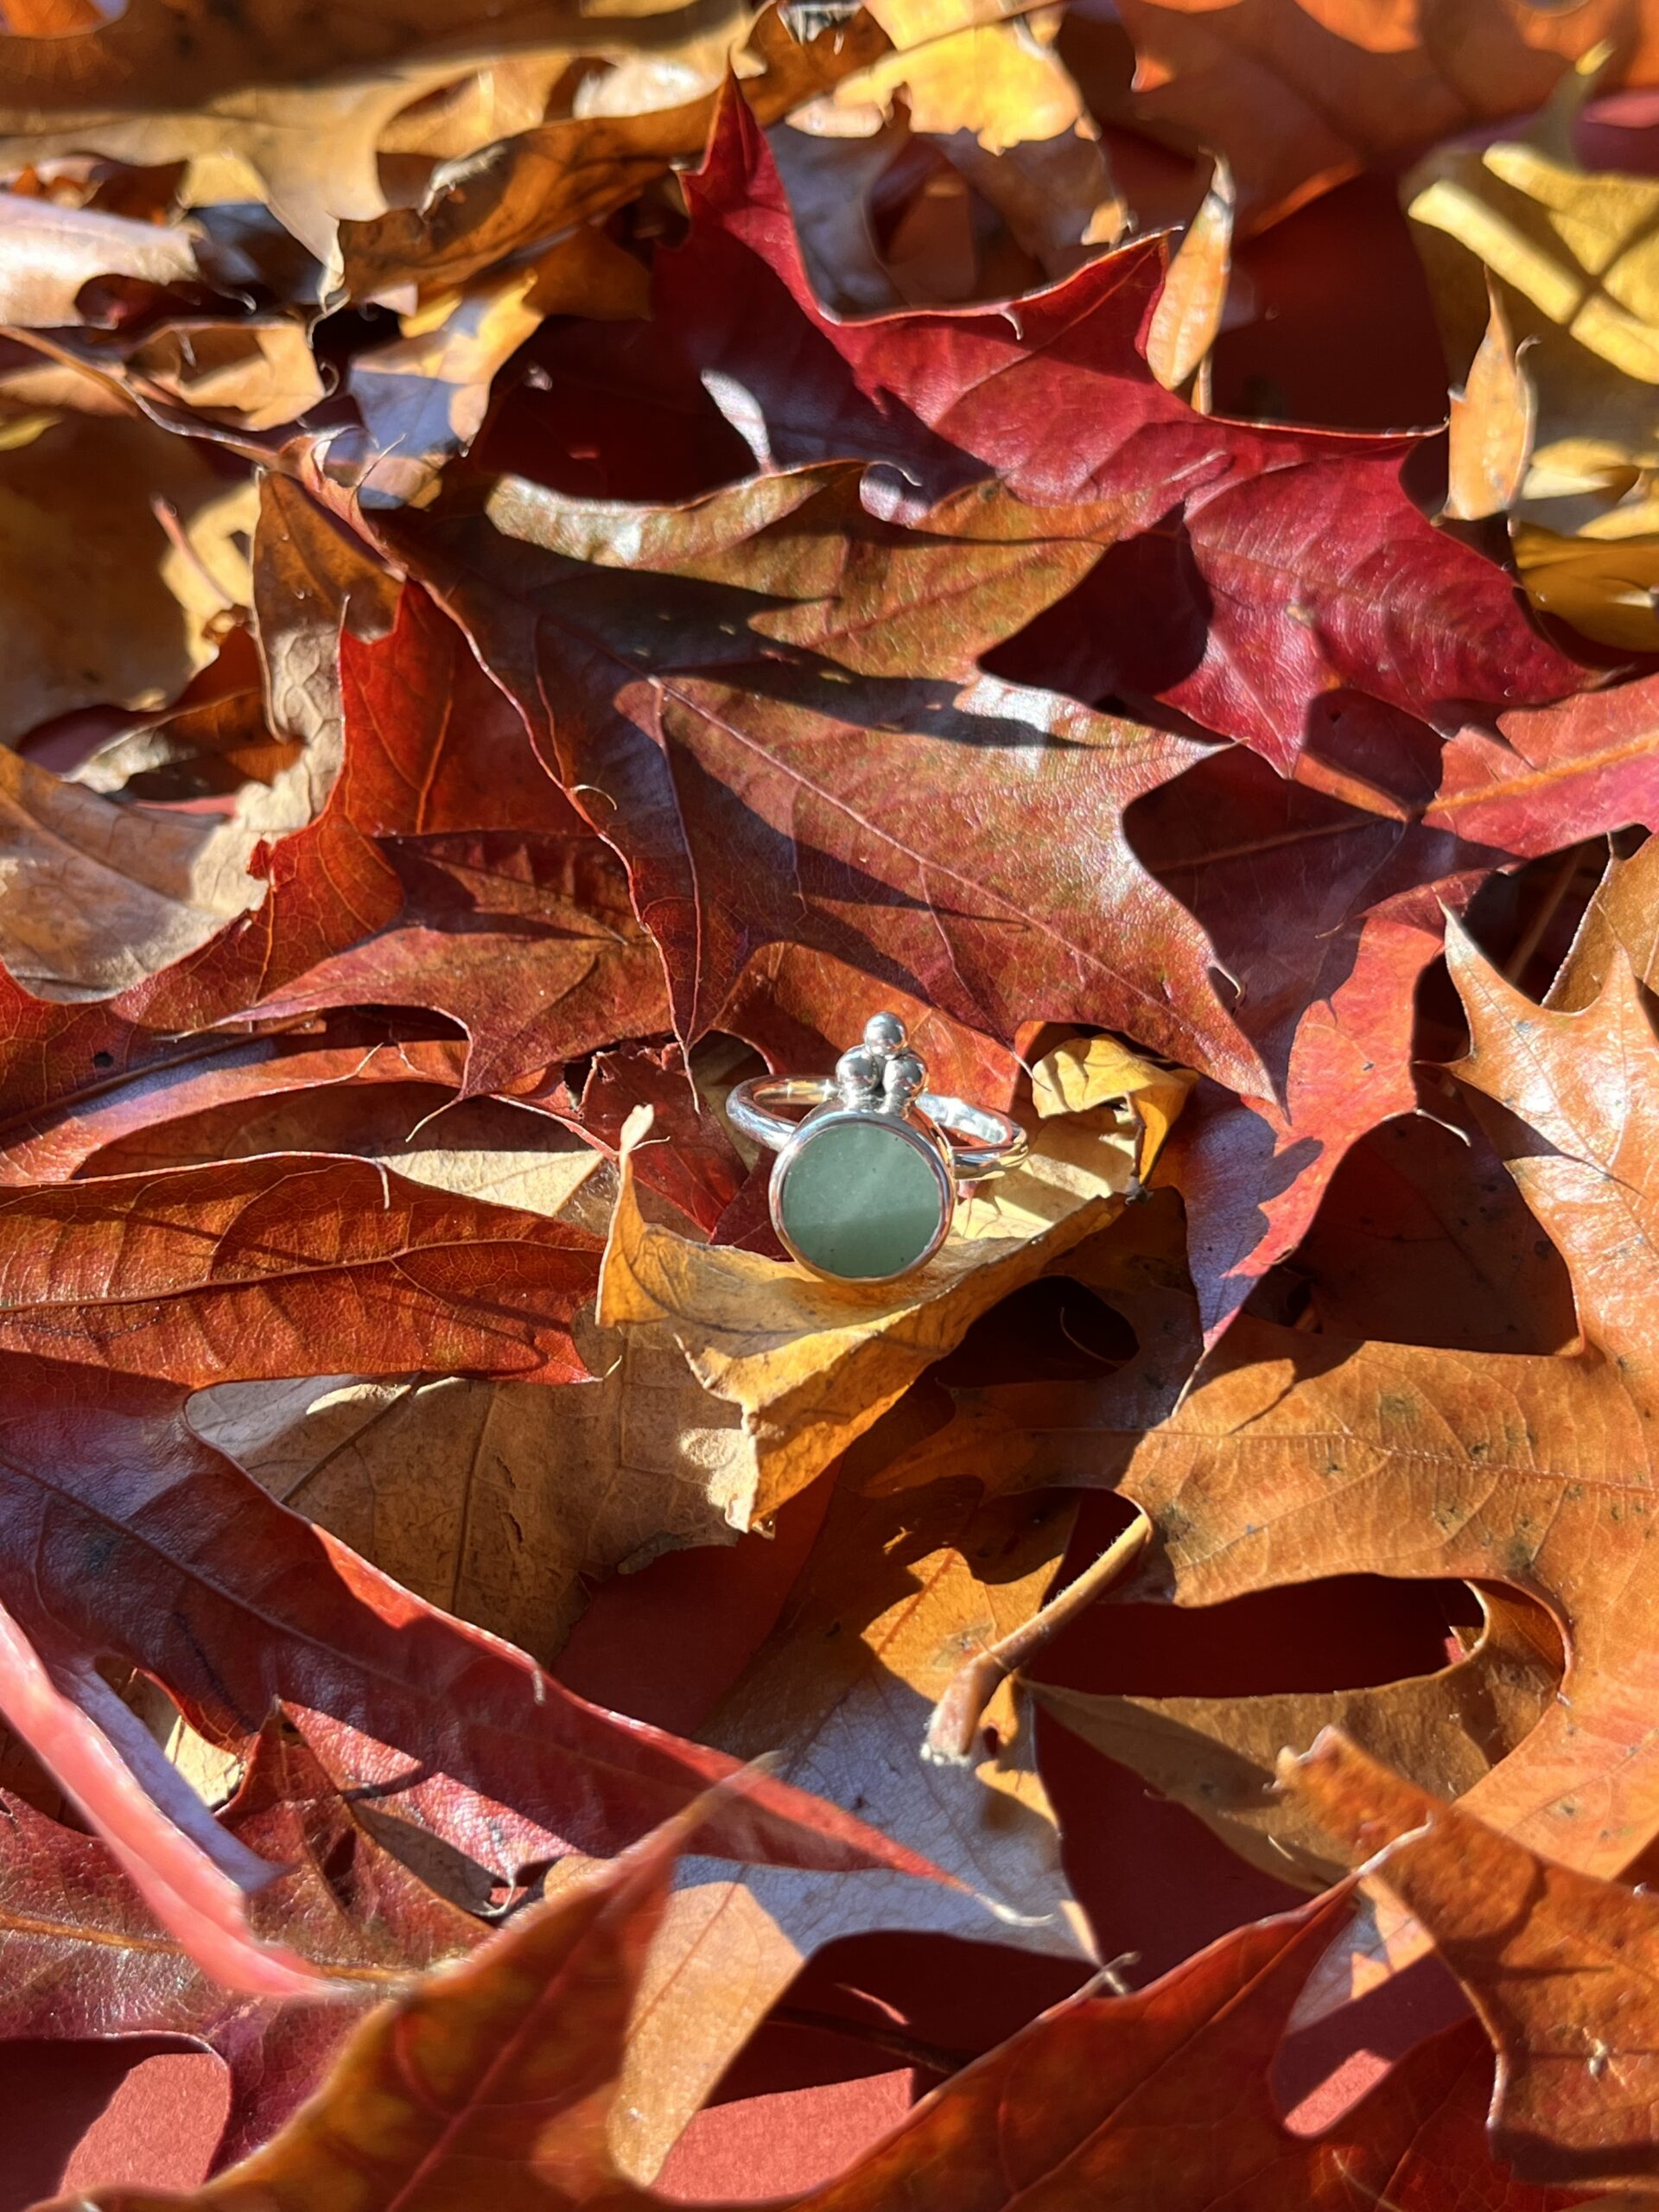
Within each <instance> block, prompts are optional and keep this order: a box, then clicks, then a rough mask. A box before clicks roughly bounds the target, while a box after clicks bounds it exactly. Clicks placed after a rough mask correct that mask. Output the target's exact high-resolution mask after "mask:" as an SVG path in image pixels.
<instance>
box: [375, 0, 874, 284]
mask: <svg viewBox="0 0 1659 2212" xmlns="http://www.w3.org/2000/svg"><path fill="white" fill-rule="evenodd" d="M630 20H631V22H633V23H634V28H636V29H637V28H638V22H637V21H636V20H635V19H630ZM644 20H645V21H652V20H653V19H650V18H646V19H644ZM744 20H745V19H743V18H742V17H741V15H740V14H738V13H736V12H734V15H733V16H732V24H733V36H734V39H735V38H736V37H737V36H738V35H739V34H740V31H741V26H742V23H743V21H744ZM606 42H607V41H604V40H601V41H596V43H597V44H599V45H600V46H601V47H602V46H603V45H604V44H605V43H606ZM886 46H887V39H886V36H885V35H884V34H883V33H882V32H881V31H880V29H878V28H877V26H876V25H875V23H874V22H873V21H872V20H871V18H870V17H869V16H868V15H864V14H859V15H856V16H853V17H851V18H850V20H849V21H846V22H837V23H836V24H834V25H832V26H831V28H830V29H828V30H825V31H823V33H821V34H820V35H819V36H818V37H817V38H815V39H813V40H811V41H798V40H797V39H796V38H795V37H794V35H792V33H791V31H790V30H789V29H787V28H786V27H785V23H784V22H783V19H782V17H781V16H780V15H779V13H778V11H777V10H776V8H768V9H767V10H766V11H765V12H764V13H763V14H762V15H761V16H760V17H759V19H758V20H757V21H756V22H755V23H754V24H753V29H750V31H749V34H748V41H747V48H745V50H744V54H738V55H735V56H734V67H736V68H737V69H738V71H739V74H740V76H741V80H742V86H743V92H744V95H745V97H746V98H747V99H748V101H749V103H750V105H752V107H753V110H754V111H755V113H756V115H757V116H758V117H759V118H760V120H761V121H762V122H763V123H767V124H770V123H775V122H776V121H778V120H779V118H781V117H783V116H785V115H787V114H788V113H789V111H791V109H792V108H796V107H799V106H801V105H804V103H805V102H807V101H808V100H811V99H817V97H818V96H819V95H820V94H821V93H823V92H825V91H827V90H828V89H829V87H830V86H834V85H835V84H836V83H837V82H838V81H839V80H840V79H842V77H844V76H845V75H846V74H847V73H849V71H850V70H853V69H855V68H858V67H861V65H862V64H863V63H864V62H866V61H868V60H873V59H874V56H875V55H876V54H880V53H881V52H883V51H884V50H885V48H886ZM745 54H746V55H747V58H748V60H750V61H751V62H758V63H759V65H760V67H759V69H758V71H756V70H751V71H749V72H748V73H744V71H743V67H742V64H743V61H744V58H745ZM716 85H717V79H716V84H711V85H709V86H708V87H707V88H706V89H705V90H703V91H702V92H699V93H698V94H697V96H696V98H694V99H690V100H686V101H683V102H682V103H681V104H680V105H677V106H674V107H666V108H655V107H653V108H651V109H648V110H646V111H644V112H642V113H637V114H626V113H625V114H615V113H613V112H611V111H609V110H608V107H602V108H601V109H599V111H596V112H593V113H589V114H581V113H578V114H576V115H574V116H570V117H566V118H559V119H557V120H556V121H554V122H551V123H545V124H541V125H540V126H539V127H538V128H537V129H535V130H525V131H521V132H520V133H519V134H518V137H513V138H506V139H503V140H501V141H500V142H499V143H498V144H496V145H493V146H492V147H490V148H488V149H486V151H484V152H483V153H481V154H480V155H479V156H476V157H474V158H472V159H469V160H467V161H466V162H459V163H447V164H445V165H444V166H442V167H441V168H438V169H437V170H436V171H435V173H434V175H433V177H432V181H431V183H430V185H429V188H428V190H427V192H426V194H425V196H424V198H423V200H422V202H421V204H420V205H419V206H418V207H397V208H393V209H391V211H390V212H389V213H384V214H379V215H378V216H376V217H374V218H373V219H367V220H364V219H355V220H353V221H349V222H347V223H346V224H345V225H344V226H342V229H341V233H340V236H341V243H342V246H343V250H344V254H345V281H346V288H347V289H348V290H349V291H350V293H351V294H352V296H353V298H357V299H372V298H374V297H377V296H378V295H380V294H381V293H383V292H385V291H388V290H391V289H395V288H396V287H397V286H399V285H402V284H404V283H410V282H411V281H417V282H419V283H422V284H424V285H430V284H459V283H465V282H466V280H467V278H468V277H474V276H476V275H477V273H478V272H479V271H480V270H482V269H486V268H488V267H489V266H490V264H492V263H493V262H496V261H499V260H502V259H504V258H505V257H506V256H507V255H509V254H512V253H517V252H519V251H523V250H524V248H525V247H527V246H531V245H535V244H537V242H538V241H540V240H543V239H545V238H551V237H553V236H555V235H556V233H558V232H562V231H564V230H566V229H568V228H569V227H570V226H572V225H574V224H576V223H582V222H590V221H594V220H595V219H598V218H599V217H601V216H602V215H606V214H608V213H610V212H611V210H612V209H613V208H615V207H621V206H623V205H624V204H625V203H626V201H628V200H632V198H633V197H634V196H635V195H636V194H638V193H639V191H640V190H641V189H642V188H644V187H645V185H647V184H648V183H650V182H651V181H652V179H653V178H655V177H658V176H660V175H662V174H663V173H664V171H665V170H666V169H667V168H669V167H670V166H671V164H672V163H673V162H676V161H688V160H690V159H692V158H693V157H694V156H696V155H697V154H699V153H700V152H701V151H702V147H703V144H704V143H705V141H706V140H707V138H708V136H709V124H710V123H711V121H712V120H713V117H714V112H715V97H716Z"/></svg>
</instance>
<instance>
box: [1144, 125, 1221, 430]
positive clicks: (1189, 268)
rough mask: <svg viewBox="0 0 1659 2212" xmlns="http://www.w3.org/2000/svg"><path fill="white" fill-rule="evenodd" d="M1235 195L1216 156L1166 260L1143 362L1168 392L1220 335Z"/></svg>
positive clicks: (1196, 367) (1194, 371)
mask: <svg viewBox="0 0 1659 2212" xmlns="http://www.w3.org/2000/svg"><path fill="white" fill-rule="evenodd" d="M1236 196H1237V195H1236V193H1235V192H1234V189H1233V180H1232V175H1231V173H1230V170H1229V169H1228V167H1227V164H1226V162H1224V160H1221V159H1219V158H1217V162H1216V165H1215V175H1213V176H1212V177H1211V181H1210V188H1209V190H1208V191H1207V192H1206V193H1205V195H1204V200H1203V204H1202V205H1201V206H1200V207H1199V209H1198V213H1197V214H1196V215H1195V216H1194V217H1193V218H1192V221H1191V223H1189V224H1188V226H1187V228H1186V234H1185V237H1184V238H1182V240H1181V242H1180V245H1179V246H1178V247H1177V248H1176V250H1175V254H1174V257H1173V259H1172V261H1171V262H1170V264H1169V273H1168V275H1167V276H1166V277H1165V279H1164V289H1163V290H1162V291H1161V292H1160V294H1159V295H1158V304H1157V306H1156V307H1155V308H1154V309H1153V311H1152V322H1151V325H1150V327H1148V329H1147V367H1148V368H1149V369H1150V370H1151V371H1152V373H1153V374H1154V376H1155V377H1156V378H1157V379H1158V381H1159V383H1160V385H1163V386H1164V388H1165V390H1166V391H1180V390H1181V389H1182V388H1183V387H1184V386H1185V385H1186V384H1187V383H1188V381H1189V380H1190V379H1191V378H1194V377H1196V376H1197V375H1198V372H1199V371H1200V370H1201V369H1202V368H1203V366H1204V365H1205V361H1207V360H1208V359H1209V358H1210V348H1211V346H1213V345H1214V344H1215V342H1216V340H1217V336H1218V335H1219V334H1220V331H1221V318H1222V313H1223V310H1224V308H1225V307H1226V305H1227V284H1228V279H1229V277H1230V275H1231V272H1232V265H1233V209H1234V207H1235V204H1236Z"/></svg>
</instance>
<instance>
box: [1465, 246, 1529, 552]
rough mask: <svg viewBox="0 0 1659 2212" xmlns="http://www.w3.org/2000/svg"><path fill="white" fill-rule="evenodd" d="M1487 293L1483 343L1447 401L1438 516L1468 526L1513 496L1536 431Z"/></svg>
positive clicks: (1511, 345) (1520, 373) (1518, 355)
mask: <svg viewBox="0 0 1659 2212" xmlns="http://www.w3.org/2000/svg"><path fill="white" fill-rule="evenodd" d="M1533 342H1534V341H1532V340H1528V341H1527V342H1526V345H1525V346H1522V348H1519V349H1517V347H1516V343H1515V340H1514V339H1513V337H1512V336H1511V335H1510V325H1509V318H1508V316H1507V315H1505V314H1504V311H1503V301H1502V300H1501V299H1500V298H1499V297H1498V295H1497V291H1496V289H1494V290H1493V291H1492V293H1491V312H1490V314H1489V315H1488V317H1487V321H1486V331H1485V335H1484V337H1483V338H1482V340H1481V341H1480V344H1479V346H1478V347H1477V348H1476V351H1475V358H1474V359H1473V361H1472V362H1471V364H1470V367H1469V373H1468V376H1467V377H1466V378H1465V380H1464V385H1463V389H1462V391H1454V392H1453V393H1452V418H1451V425H1450V433H1449V450H1448V453H1447V457H1446V474H1447V484H1446V513H1447V514H1448V515H1453V516H1456V517H1458V518H1459V519H1461V520H1464V521H1468V522H1472V521H1476V520H1478V518H1480V517H1481V516H1483V515H1502V514H1507V513H1508V512H1509V511H1510V508H1511V507H1512V506H1514V505H1515V503H1516V499H1518V498H1519V497H1520V495H1521V488H1522V484H1523V483H1524V481H1525V480H1526V474H1527V464H1528V462H1529V461H1530V460H1531V458H1532V444H1533V437H1534V434H1535V429H1536V427H1537V415H1538V405H1537V401H1536V399H1535V396H1534V393H1533V388H1532V379H1531V378H1530V377H1529V375H1528V373H1527V372H1526V370H1525V369H1524V368H1523V367H1522V352H1524V351H1526V350H1529V347H1530V346H1531V345H1532V343H1533Z"/></svg>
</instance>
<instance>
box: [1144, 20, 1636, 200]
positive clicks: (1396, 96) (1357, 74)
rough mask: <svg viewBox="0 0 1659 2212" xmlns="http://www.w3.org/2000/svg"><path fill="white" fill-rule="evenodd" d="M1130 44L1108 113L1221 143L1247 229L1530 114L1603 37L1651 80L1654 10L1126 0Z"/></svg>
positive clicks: (1186, 144) (1198, 141)
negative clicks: (1477, 128) (1124, 80)
mask: <svg viewBox="0 0 1659 2212" xmlns="http://www.w3.org/2000/svg"><path fill="white" fill-rule="evenodd" d="M1117 14H1118V17H1119V20H1120V21H1121V22H1122V26H1123V28H1124V29H1125V30H1126V31H1127V32H1128V35H1129V37H1130V39H1131V40H1132V41H1133V42H1134V48H1135V82H1134V87H1133V90H1132V91H1131V92H1129V94H1128V97H1127V98H1126V99H1124V100H1123V101H1122V103H1121V106H1120V108H1119V109H1118V112H1120V113H1121V115H1122V118H1123V119H1124V120H1130V121H1133V122H1135V124H1138V125H1139V126H1141V128H1142V129H1145V130H1151V131H1153V132H1154V133H1155V134H1156V135H1158V136H1160V137H1167V138H1169V139H1170V140H1171V141H1172V142H1173V143H1176V144H1178V145H1179V146H1180V147H1182V148H1184V149H1185V148H1191V147H1193V146H1208V147H1211V148H1212V149H1215V150H1216V151H1217V152H1218V153H1220V154H1222V155H1224V156H1225V157H1226V159H1227V161H1228V162H1229V163H1230V165H1231V168H1232V171H1233V174H1234V175H1235V176H1236V178H1237V180H1238V188H1239V211H1240V217H1241V219H1242V221H1243V224H1244V226H1245V227H1246V229H1247V230H1258V229H1260V228H1261V227H1262V226H1263V225H1265V224H1268V223H1271V222H1274V221H1276V220H1277V219H1278V218H1279V217H1281V216H1282V215H1286V214H1288V213H1290V212H1291V211H1292V210H1293V209H1294V208H1296V207H1300V206H1301V205H1302V203H1303V202H1304V201H1305V200H1311V199H1312V198H1313V196H1314V194H1316V193H1320V192H1326V191H1329V190H1330V188H1332V186H1333V185H1337V184H1340V183H1341V182H1342V181H1343V180H1344V178H1346V177H1351V176H1354V175H1357V174H1358V172H1359V171H1360V170H1361V169H1364V168H1386V167H1387V166H1388V164H1389V162H1390V161H1392V160H1397V159H1398V158H1399V157H1400V156H1402V155H1406V154H1410V153H1413V152H1414V151H1415V150H1416V149H1417V148H1418V147H1420V146H1428V145H1433V144H1434V143H1436V142H1437V141H1439V140H1441V139H1446V138H1451V137H1454V136H1455V135H1456V134H1457V133H1458V132H1459V131H1462V130H1466V129H1467V128H1468V127H1469V126H1470V125H1471V124H1479V123H1482V122H1486V123H1502V122H1504V121H1506V120H1507V119H1508V118H1510V117H1511V116H1516V115H1526V114H1529V113H1530V111H1532V110H1533V109H1534V108H1535V107H1537V106H1538V105H1539V104H1540V103H1541V101H1542V100H1544V99H1548V96H1549V93H1550V90H1551V88H1552V86H1554V84H1555V83H1556V82H1557V80H1558V79H1559V78H1560V75H1561V73H1562V71H1563V69H1564V68H1565V67H1568V66H1570V65H1571V64H1572V63H1573V62H1574V61H1576V60H1578V59H1579V58H1580V56H1581V55H1584V54H1587V53H1589V52H1590V51H1591V49H1592V48H1594V47H1595V46H1597V45H1598V44H1599V42H1600V41H1603V40H1604V39H1615V40H1617V41H1618V42H1619V54H1618V72H1619V77H1618V80H1619V81H1620V82H1621V83H1624V84H1627V85H1651V84H1654V83H1656V82H1659V38H1656V35H1655V30H1654V26H1653V22H1652V18H1651V17H1650V16H1649V14H1648V13H1647V12H1646V11H1645V10H1640V9H1637V10H1630V9H1629V8H1627V7H1626V6H1624V4H1623V3H1622V0H1584V4H1581V5H1579V6H1576V7H1567V8H1548V7H1535V6H1533V5H1531V4H1529V0H1415V4H1414V5H1413V6H1411V7H1409V8H1387V7H1383V6H1380V5H1376V4H1372V0H1361V4H1354V0H1227V4H1225V5H1224V6H1220V7H1217V6H1215V5H1213V4H1212V0H1121V4H1120V6H1119V8H1118V10H1117Z"/></svg>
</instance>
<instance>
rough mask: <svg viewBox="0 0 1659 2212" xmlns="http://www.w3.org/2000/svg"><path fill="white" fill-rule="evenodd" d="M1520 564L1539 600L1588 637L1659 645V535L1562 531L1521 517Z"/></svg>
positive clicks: (1517, 529)
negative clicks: (1658, 600)
mask: <svg viewBox="0 0 1659 2212" xmlns="http://www.w3.org/2000/svg"><path fill="white" fill-rule="evenodd" d="M1512 537H1513V539H1514V544H1515V564H1516V568H1517V569H1519V570H1520V572H1521V581H1522V583H1523V584H1524V585H1525V586H1526V588H1527V596H1528V597H1529V599H1530V600H1531V601H1532V602H1533V605H1534V606H1535V607H1543V608H1545V609H1546V610H1547V611H1548V613H1551V614H1555V615H1559V616H1560V619H1561V620H1562V621H1563V622H1570V623H1571V624H1572V625H1573V628H1574V629H1575V630H1582V631H1583V632H1584V634H1585V636H1586V638H1594V639H1596V640H1597V641H1598V642H1599V644H1601V645H1618V646H1621V647H1623V648H1624V651H1626V652H1641V653H1650V652H1659V615H1656V613H1655V611H1654V594H1655V593H1656V591H1659V537H1653V536H1648V535H1646V534H1643V536H1641V537H1614V538H1606V537H1590V536H1589V535H1587V534H1583V533H1581V534H1580V536H1578V537H1561V536H1560V535H1559V534H1558V533H1557V532H1556V531H1553V530H1544V529H1542V528H1541V526H1540V525H1539V524H1536V523H1531V522H1517V523H1516V524H1515V526H1514V530H1513V532H1512Z"/></svg>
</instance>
